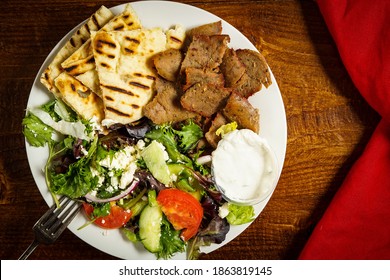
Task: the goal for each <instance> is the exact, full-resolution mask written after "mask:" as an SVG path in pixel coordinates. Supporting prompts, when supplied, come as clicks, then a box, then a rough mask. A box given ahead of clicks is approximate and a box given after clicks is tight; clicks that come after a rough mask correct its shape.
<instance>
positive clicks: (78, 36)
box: [40, 6, 114, 98]
mask: <svg viewBox="0 0 390 280" xmlns="http://www.w3.org/2000/svg"><path fill="white" fill-rule="evenodd" d="M113 17H114V14H113V13H111V11H110V10H109V9H107V8H106V7H104V6H102V7H101V8H100V9H99V10H97V11H96V12H95V13H94V14H93V15H92V16H91V17H90V18H89V19H88V20H87V22H86V23H85V24H84V25H83V26H82V27H81V28H80V29H79V30H77V31H76V33H75V34H73V35H72V37H71V38H70V39H69V41H67V42H66V43H65V45H64V46H63V47H62V48H61V49H60V50H59V52H58V53H57V54H56V56H55V57H54V59H53V60H52V62H51V63H50V64H49V66H48V67H47V68H46V69H45V71H44V72H43V73H42V75H41V78H40V81H41V83H42V84H43V85H44V86H45V87H46V88H47V89H48V90H49V91H50V92H52V93H53V94H54V95H55V96H56V97H58V98H61V92H60V91H59V90H58V89H57V88H56V86H55V84H54V80H55V78H57V77H58V76H59V75H60V74H61V73H62V72H63V68H62V66H61V63H62V62H64V61H65V60H66V59H67V58H68V57H69V56H70V55H71V54H72V53H73V52H75V51H76V50H77V49H78V48H79V47H80V46H81V45H82V44H84V43H85V42H86V41H87V40H88V39H89V37H90V33H91V31H96V30H98V29H99V28H100V27H101V26H103V25H104V24H106V23H107V22H108V21H109V20H110V19H112V18H113Z"/></svg>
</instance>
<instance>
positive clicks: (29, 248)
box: [19, 240, 39, 260]
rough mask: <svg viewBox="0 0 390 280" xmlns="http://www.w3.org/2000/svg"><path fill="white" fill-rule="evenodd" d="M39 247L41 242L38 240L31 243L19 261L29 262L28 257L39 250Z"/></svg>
mask: <svg viewBox="0 0 390 280" xmlns="http://www.w3.org/2000/svg"><path fill="white" fill-rule="evenodd" d="M38 245H39V242H38V241H37V240H34V241H33V242H31V244H30V246H28V248H27V249H26V251H24V253H23V254H22V255H21V256H20V257H19V260H27V258H28V256H30V255H31V253H32V252H33V251H34V250H35V248H37V247H38Z"/></svg>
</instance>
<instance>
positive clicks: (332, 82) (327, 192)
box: [0, 0, 379, 259]
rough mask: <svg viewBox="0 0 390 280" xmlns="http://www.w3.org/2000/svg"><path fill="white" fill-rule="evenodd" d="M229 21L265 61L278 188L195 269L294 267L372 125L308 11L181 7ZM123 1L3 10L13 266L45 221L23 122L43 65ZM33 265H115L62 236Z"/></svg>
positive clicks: (5, 172) (319, 22)
mask: <svg viewBox="0 0 390 280" xmlns="http://www.w3.org/2000/svg"><path fill="white" fill-rule="evenodd" d="M181 2H183V3H187V4H191V5H194V6H197V7H199V8H202V9H205V10H207V11H209V12H212V13H214V14H216V15H217V16H219V17H221V18H223V19H224V20H226V21H228V22H229V23H231V24H232V25H234V26H235V27H236V28H237V29H238V30H240V31H241V32H242V33H243V34H244V35H245V36H247V38H248V39H249V40H250V41H251V42H252V43H253V44H254V45H255V46H256V47H257V48H258V49H259V50H260V51H262V53H263V54H264V56H265V57H266V59H267V61H268V63H269V65H270V67H271V69H272V71H273V73H274V75H275V78H276V80H277V81H278V84H279V87H280V90H281V92H282V96H283V100H284V104H285V109H286V114H287V122H288V145H287V154H286V160H285V163H284V168H283V172H282V176H281V178H280V182H279V184H278V186H277V188H276V191H275V192H274V195H273V196H272V198H271V200H270V201H269V203H268V205H267V206H266V208H265V210H264V211H263V212H262V213H261V215H260V216H259V217H258V219H257V220H256V221H255V222H254V223H253V224H252V225H251V226H250V227H249V228H248V229H247V230H246V231H245V232H244V233H243V234H241V235H240V236H239V237H238V238H236V239H235V240H233V241H231V242H230V243H229V244H228V245H227V246H224V247H222V248H220V249H219V250H217V251H214V252H213V253H210V254H209V255H206V256H204V257H203V259H296V258H297V257H298V255H299V253H300V251H301V249H302V248H303V246H304V244H305V242H306V241H307V240H308V237H309V236H310V233H311V232H312V230H313V228H314V227H315V225H316V223H317V222H318V220H319V219H320V217H321V215H322V214H323V213H324V211H325V209H326V208H327V206H328V204H329V202H330V201H331V199H332V196H333V195H334V194H335V192H336V191H337V189H338V188H339V186H340V184H341V183H342V181H343V179H344V178H345V176H346V174H347V173H348V170H349V169H350V167H351V166H352V164H353V163H354V161H355V160H356V159H357V158H358V156H359V155H360V154H361V152H362V150H363V148H364V146H365V144H366V143H367V141H368V139H369V137H370V135H371V133H372V131H373V129H374V128H375V126H376V124H377V123H378V120H379V117H378V115H377V114H376V113H375V112H374V111H373V110H372V109H371V108H370V107H369V106H368V105H367V104H366V102H365V101H364V100H363V99H362V98H361V96H360V94H359V92H358V91H357V90H356V88H355V87H354V85H353V83H352V82H351V80H350V78H349V76H348V74H347V72H346V70H345V68H344V67H343V64H342V62H341V60H340V58H339V55H338V52H337V48H336V46H335V44H334V42H333V40H332V38H331V36H330V34H329V32H328V30H327V27H326V25H325V23H324V21H323V19H322V17H321V14H320V12H319V10H318V7H317V5H316V3H315V2H313V1H302V2H300V1H294V0H284V1H272V0H268V1H247V0H235V1H233V0H230V1H214V0H199V1H192V0H185V1H181ZM122 3H123V2H121V1H87V0H77V1H76V0H58V1H48V0H35V1H26V0H24V1H13V0H3V1H2V3H1V4H2V5H1V17H0V38H1V39H0V73H1V74H0V97H1V98H0V114H1V115H0V131H1V132H0V154H1V156H0V224H1V230H0V243H1V246H0V258H1V259H17V258H18V257H19V255H20V254H21V253H22V252H23V251H24V250H25V249H26V247H27V246H28V244H29V243H30V242H31V240H32V239H33V233H32V231H31V227H32V226H33V224H34V223H35V221H36V220H37V219H38V218H39V217H40V216H41V215H42V213H43V212H45V211H46V209H47V205H46V204H45V202H44V200H43V199H42V197H41V195H40V193H39V191H38V189H37V187H36V185H35V182H34V179H33V177H32V175H31V173H30V169H29V164H28V161H27V157H26V152H25V143H24V137H23V135H22V133H21V121H22V118H23V116H24V113H25V108H26V104H27V99H28V96H29V92H30V89H31V86H32V84H33V81H34V78H35V76H36V74H37V72H38V70H39V68H40V66H41V64H42V63H43V61H44V59H45V58H46V56H47V55H48V53H49V52H50V51H51V49H52V48H53V47H54V46H55V45H56V44H57V42H58V41H59V40H60V39H61V38H62V37H63V36H64V35H65V34H66V33H67V32H69V31H70V30H71V29H72V28H73V27H74V26H75V25H77V24H78V23H80V22H81V21H83V20H84V19H86V18H87V17H89V15H90V14H92V13H93V12H94V11H95V10H96V9H97V8H98V7H100V5H106V6H107V7H112V6H115V5H118V4H122ZM31 259H115V258H114V257H112V256H110V255H107V254H105V253H103V252H101V251H99V250H97V249H95V248H93V247H91V246H89V245H88V244H86V243H84V242H83V241H82V240H80V239H79V238H77V237H76V236H74V235H73V234H72V233H71V232H70V231H68V230H67V231H66V232H65V233H64V234H63V236H61V238H60V239H59V240H58V241H57V243H56V244H55V245H53V246H40V247H38V248H37V249H36V251H35V252H34V253H33V255H32V256H31Z"/></svg>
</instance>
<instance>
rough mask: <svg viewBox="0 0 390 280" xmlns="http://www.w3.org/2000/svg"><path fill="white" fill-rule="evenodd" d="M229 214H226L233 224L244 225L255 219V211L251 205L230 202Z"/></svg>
mask: <svg viewBox="0 0 390 280" xmlns="http://www.w3.org/2000/svg"><path fill="white" fill-rule="evenodd" d="M228 209H229V214H228V215H227V216H226V219H227V221H228V222H229V224H231V225H242V224H246V223H249V222H252V221H253V220H254V216H255V211H254V209H253V206H251V205H236V204H232V203H229V204H228Z"/></svg>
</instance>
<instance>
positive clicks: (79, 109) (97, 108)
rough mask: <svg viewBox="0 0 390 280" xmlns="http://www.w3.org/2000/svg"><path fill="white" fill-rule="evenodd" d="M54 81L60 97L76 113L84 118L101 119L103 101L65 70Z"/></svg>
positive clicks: (102, 115)
mask: <svg viewBox="0 0 390 280" xmlns="http://www.w3.org/2000/svg"><path fill="white" fill-rule="evenodd" d="M54 83H55V86H56V88H57V89H58V90H59V91H60V92H61V93H62V94H61V99H62V100H63V101H64V102H65V103H66V104H68V105H69V106H70V107H71V108H72V109H73V110H74V111H75V112H76V113H77V114H79V115H80V116H82V117H83V118H84V119H86V120H90V119H92V118H96V121H97V122H99V123H100V122H101V121H102V119H103V118H104V110H103V101H102V100H101V98H99V97H98V96H97V95H96V94H95V93H93V92H91V91H90V90H89V88H87V87H86V86H84V85H83V84H82V83H80V82H79V81H78V80H76V79H75V78H73V77H72V76H70V75H69V74H68V73H66V72H62V73H61V74H60V75H59V76H58V77H57V78H56V79H55V80H54Z"/></svg>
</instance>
